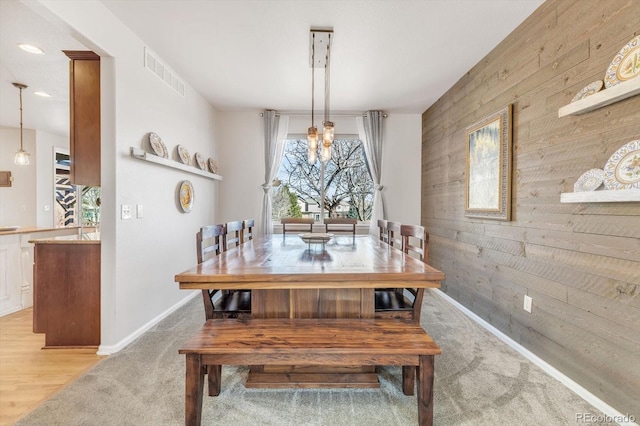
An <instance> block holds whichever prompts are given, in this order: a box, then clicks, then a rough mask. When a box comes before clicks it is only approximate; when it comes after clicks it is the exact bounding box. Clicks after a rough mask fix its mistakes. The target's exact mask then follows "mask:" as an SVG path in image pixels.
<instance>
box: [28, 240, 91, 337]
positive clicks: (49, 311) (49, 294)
mask: <svg viewBox="0 0 640 426" xmlns="http://www.w3.org/2000/svg"><path fill="white" fill-rule="evenodd" d="M34 243H35V248H34V268H33V281H34V293H33V332H34V333H45V347H78V346H92V347H97V346H98V345H100V241H62V242H61V241H53V240H52V241H49V240H43V241H38V240H36V241H34Z"/></svg>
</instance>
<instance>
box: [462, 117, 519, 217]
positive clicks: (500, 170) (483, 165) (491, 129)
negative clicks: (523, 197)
mask: <svg viewBox="0 0 640 426" xmlns="http://www.w3.org/2000/svg"><path fill="white" fill-rule="evenodd" d="M511 120H512V106H511V104H509V105H507V106H506V107H504V108H503V109H501V110H500V111H497V112H495V113H493V114H491V115H489V116H487V117H485V118H484V119H482V120H480V121H478V122H477V123H475V124H473V125H472V126H469V127H468V128H467V131H466V157H467V162H466V169H465V171H466V173H465V208H464V212H465V216H466V217H472V218H479V219H494V220H505V221H509V220H511V155H512V154H511V149H512V148H511V146H512V136H511V133H512V130H511Z"/></svg>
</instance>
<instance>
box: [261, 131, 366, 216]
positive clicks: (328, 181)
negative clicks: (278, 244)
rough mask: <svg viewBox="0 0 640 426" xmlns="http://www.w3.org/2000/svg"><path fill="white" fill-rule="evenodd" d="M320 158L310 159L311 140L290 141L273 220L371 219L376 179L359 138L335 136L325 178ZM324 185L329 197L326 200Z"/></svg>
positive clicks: (283, 164)
mask: <svg viewBox="0 0 640 426" xmlns="http://www.w3.org/2000/svg"><path fill="white" fill-rule="evenodd" d="M320 167H321V164H320V161H317V162H316V163H315V164H309V163H308V162H307V141H306V140H305V139H291V140H287V141H286V145H285V150H284V154H283V159H282V165H281V166H280V170H279V171H278V179H279V180H280V181H281V182H282V184H281V185H280V187H278V188H275V189H274V196H273V212H272V218H273V220H280V218H281V217H312V218H314V219H315V220H319V219H320V214H321V209H320V206H321V205H323V206H324V217H349V218H355V219H358V220H359V221H366V220H369V219H371V212H372V207H373V181H372V179H371V175H370V173H369V168H368V166H367V162H366V159H365V154H364V149H363V147H362V142H361V141H360V140H358V139H340V140H335V141H334V143H333V148H332V155H331V160H330V161H327V162H326V163H325V171H324V182H321V173H320ZM321 185H324V189H325V197H324V200H323V202H322V200H321V199H320V198H321V189H322V187H321ZM294 201H295V205H294Z"/></svg>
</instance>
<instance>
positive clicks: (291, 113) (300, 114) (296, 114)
mask: <svg viewBox="0 0 640 426" xmlns="http://www.w3.org/2000/svg"><path fill="white" fill-rule="evenodd" d="M280 115H288V116H289V117H303V116H310V115H311V111H309V112H300V111H279V112H277V113H276V117H279V116H280ZM331 116H332V117H366V116H367V114H366V113H364V112H363V113H355V112H354V113H342V114H341V113H331ZM260 117H264V112H261V113H260ZM382 117H383V118H387V114H386V113H383V114H382Z"/></svg>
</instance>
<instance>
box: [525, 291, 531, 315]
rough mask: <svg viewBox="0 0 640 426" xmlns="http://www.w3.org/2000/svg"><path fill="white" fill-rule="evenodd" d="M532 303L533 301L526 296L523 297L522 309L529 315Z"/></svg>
mask: <svg viewBox="0 0 640 426" xmlns="http://www.w3.org/2000/svg"><path fill="white" fill-rule="evenodd" d="M532 303H533V299H532V298H531V297H529V296H527V295H526V294H525V295H524V306H523V309H524V310H525V311H527V312H529V313H531V304H532Z"/></svg>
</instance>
